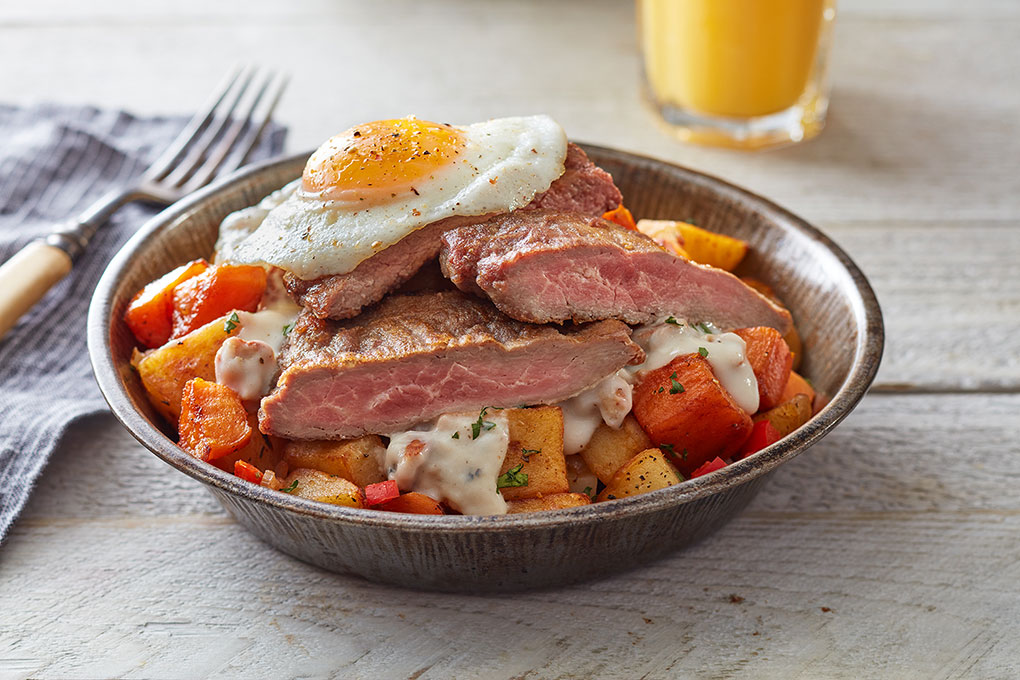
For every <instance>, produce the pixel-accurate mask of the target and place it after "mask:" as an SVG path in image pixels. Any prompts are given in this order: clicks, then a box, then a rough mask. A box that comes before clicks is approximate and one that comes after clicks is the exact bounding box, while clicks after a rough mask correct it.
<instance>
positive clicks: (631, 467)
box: [595, 449, 683, 501]
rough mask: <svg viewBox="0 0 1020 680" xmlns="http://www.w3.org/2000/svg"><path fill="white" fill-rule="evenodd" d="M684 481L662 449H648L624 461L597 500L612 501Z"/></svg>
mask: <svg viewBox="0 0 1020 680" xmlns="http://www.w3.org/2000/svg"><path fill="white" fill-rule="evenodd" d="M682 481H683V478H682V477H681V476H680V473H679V472H678V471H677V469H676V468H675V467H673V465H672V464H671V463H670V462H669V461H668V460H666V456H665V455H664V454H663V453H662V451H660V450H659V449H647V450H645V451H642V452H641V453H639V454H637V455H636V456H634V457H633V458H631V459H630V460H628V461H627V462H626V463H624V464H623V466H622V467H620V469H619V470H617V471H616V474H615V475H613V478H612V479H611V480H609V483H608V484H606V488H604V489H603V490H602V493H600V494H599V495H598V497H597V498H596V499H595V500H596V501H611V500H613V499H615V498H623V497H625V496H635V495H637V494H639V493H648V492H649V491H655V490H656V489H665V488H666V487H668V486H673V485H674V484H679V483H680V482H682Z"/></svg>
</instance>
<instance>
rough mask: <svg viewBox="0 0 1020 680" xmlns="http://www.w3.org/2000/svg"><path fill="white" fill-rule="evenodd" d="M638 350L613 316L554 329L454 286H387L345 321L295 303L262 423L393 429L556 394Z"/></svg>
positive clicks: (294, 431)
mask: <svg viewBox="0 0 1020 680" xmlns="http://www.w3.org/2000/svg"><path fill="white" fill-rule="evenodd" d="M643 360H644V352H643V351H642V350H641V348H640V347H638V346H637V345H636V344H634V343H633V342H631V339H630V329H629V328H628V327H627V326H625V325H624V324H622V323H620V322H619V321H604V322H601V323H594V324H588V325H585V326H582V327H579V328H571V329H569V330H562V329H558V328H555V327H552V326H534V325H531V324H526V323H521V322H520V321H514V320H513V319H509V318H507V317H506V316H504V315H503V314H502V313H501V312H499V311H498V310H497V309H496V308H495V307H493V306H492V305H491V304H489V303H488V302H486V301H484V300H480V299H478V298H474V297H471V296H468V295H464V294H463V293H461V292H459V291H447V292H440V293H430V294H426V295H392V296H389V297H387V298H386V299H385V300H384V301H383V302H382V303H381V304H380V305H378V306H377V307H374V308H373V309H371V310H369V311H367V312H365V313H364V314H362V315H360V316H359V317H357V318H356V319H351V320H348V321H340V322H337V321H329V320H323V319H319V318H317V317H316V316H315V315H313V314H310V313H309V312H308V311H307V310H305V311H304V312H302V314H301V316H300V317H298V321H297V324H296V325H295V327H294V329H293V330H292V331H291V333H290V335H289V336H288V340H287V344H286V346H285V347H284V349H283V352H282V355H281V357H280V364H281V367H282V369H283V372H282V374H281V376H280V380H279V383H278V384H277V387H276V389H275V390H274V391H273V392H272V393H271V394H269V396H267V397H266V398H265V399H263V400H262V408H261V410H260V411H259V424H260V427H261V429H262V431H263V432H266V433H270V434H274V435H278V436H280V437H287V438H291V439H323V438H327V439H330V438H331V439H340V438H346V437H357V436H360V435H362V434H366V433H388V432H395V431H399V430H403V429H407V428H409V427H411V426H413V425H415V424H417V423H421V422H424V421H427V420H430V419H432V418H436V417H438V416H439V415H441V414H443V413H449V412H453V411H465V410H473V409H480V408H481V407H482V406H518V405H521V404H546V403H553V402H557V401H561V400H563V399H566V398H568V397H571V396H573V395H575V394H578V393H579V392H582V391H584V390H585V389H587V388H589V387H591V386H592V385H594V384H595V383H597V382H599V381H600V380H602V379H603V378H605V377H606V376H608V375H610V374H611V373H613V372H615V371H617V370H619V369H620V368H622V367H623V366H625V365H627V364H629V363H635V362H640V361H643Z"/></svg>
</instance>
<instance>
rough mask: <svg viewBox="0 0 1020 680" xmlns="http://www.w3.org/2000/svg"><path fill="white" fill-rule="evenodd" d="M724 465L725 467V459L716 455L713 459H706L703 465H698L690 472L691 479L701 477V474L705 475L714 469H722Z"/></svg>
mask: <svg viewBox="0 0 1020 680" xmlns="http://www.w3.org/2000/svg"><path fill="white" fill-rule="evenodd" d="M724 467H726V461H724V460H723V459H722V458H719V457H718V456H716V457H715V458H714V459H712V460H710V461H708V462H707V463H705V464H704V465H702V466H701V467H699V468H698V469H697V470H695V471H694V472H692V473H691V479H694V478H695V477H701V476H703V475H707V474H708V473H709V472H715V471H716V470H722V469H723V468H724Z"/></svg>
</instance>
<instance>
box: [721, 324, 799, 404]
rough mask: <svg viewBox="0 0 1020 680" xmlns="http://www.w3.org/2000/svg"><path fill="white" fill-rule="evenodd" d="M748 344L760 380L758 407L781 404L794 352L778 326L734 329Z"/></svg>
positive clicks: (747, 353) (749, 353)
mask: <svg viewBox="0 0 1020 680" xmlns="http://www.w3.org/2000/svg"><path fill="white" fill-rule="evenodd" d="M733 332H734V333H736V334H737V335H739V336H740V337H741V338H743V339H744V343H745V344H746V345H747V351H746V353H745V356H746V357H747V361H748V363H749V364H751V369H752V370H753V371H754V377H755V379H757V380H758V410H759V411H762V410H765V409H770V408H772V407H773V406H776V405H777V404H779V402H780V399H781V397H782V396H783V389H784V388H785V387H786V381H787V380H789V379H790V371H791V369H792V367H793V356H792V355H791V354H790V347H789V346H788V345H787V344H786V341H785V340H783V336H782V334H781V333H780V332H779V331H777V330H776V329H775V328H768V327H767V326H758V327H756V328H741V329H739V330H735V331H733Z"/></svg>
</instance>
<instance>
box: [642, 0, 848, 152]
mask: <svg viewBox="0 0 1020 680" xmlns="http://www.w3.org/2000/svg"><path fill="white" fill-rule="evenodd" d="M637 8H638V31H639V34H640V38H641V47H642V51H643V57H644V75H645V86H646V91H647V95H648V98H649V100H650V101H651V103H652V105H653V106H654V107H655V109H656V111H657V112H658V113H659V115H660V116H661V117H662V119H663V120H664V121H666V123H668V124H669V126H670V128H671V130H672V131H673V132H675V133H676V134H677V135H678V136H679V137H680V138H681V139H684V140H686V141H692V142H699V143H704V144H714V145H718V146H729V147H736V148H742V149H761V148H766V147H771V146H778V145H782V144H791V143H794V142H800V141H802V140H805V139H809V138H811V137H813V136H814V135H816V134H818V132H819V131H820V130H821V129H822V126H823V125H824V124H825V112H826V109H827V108H828V104H829V95H828V83H827V79H826V63H827V59H828V52H829V44H830V37H831V28H832V23H833V19H834V18H835V14H836V8H835V0H637Z"/></svg>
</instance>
